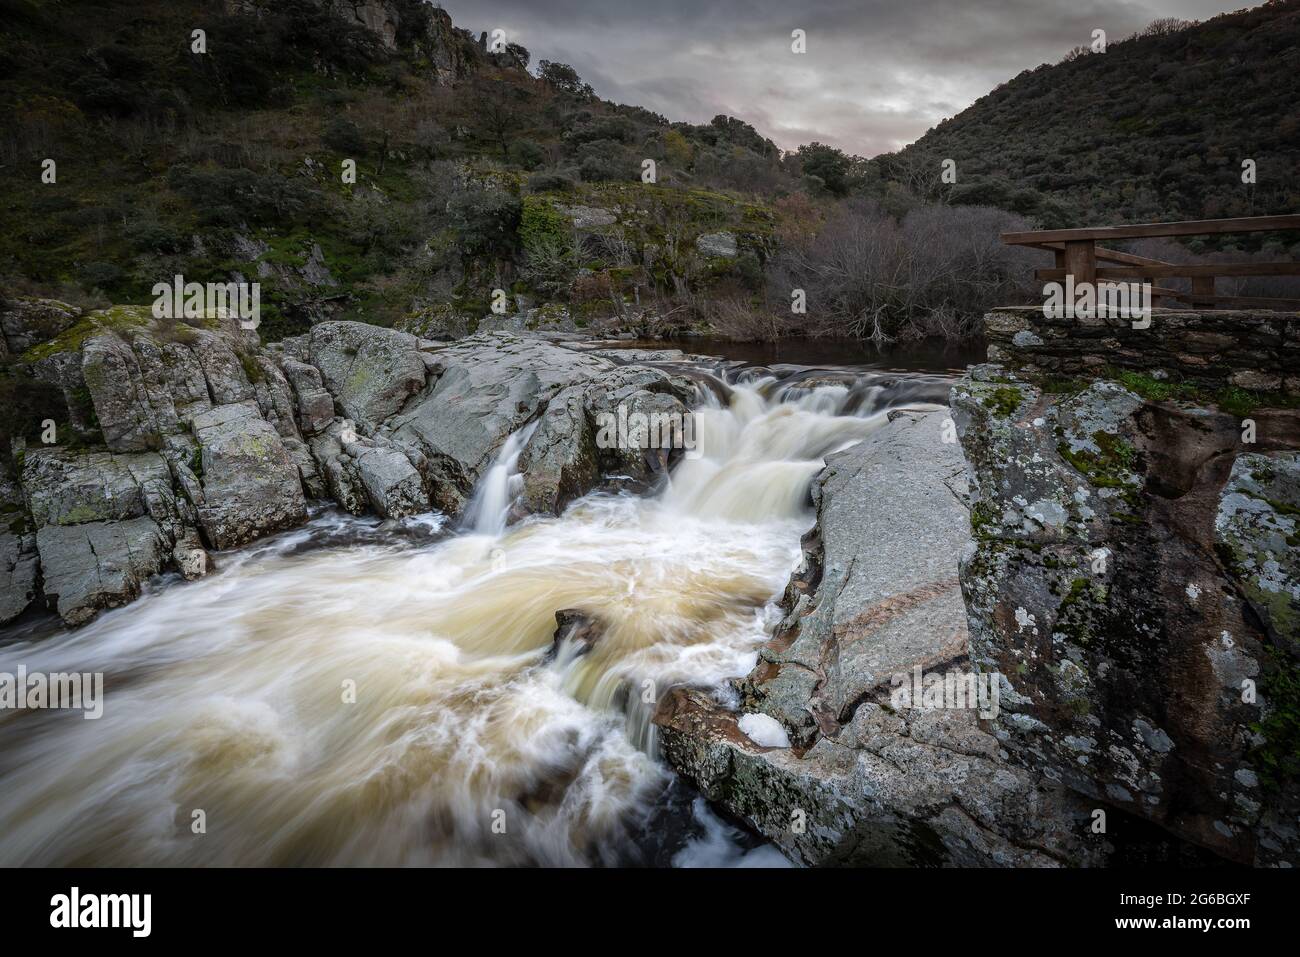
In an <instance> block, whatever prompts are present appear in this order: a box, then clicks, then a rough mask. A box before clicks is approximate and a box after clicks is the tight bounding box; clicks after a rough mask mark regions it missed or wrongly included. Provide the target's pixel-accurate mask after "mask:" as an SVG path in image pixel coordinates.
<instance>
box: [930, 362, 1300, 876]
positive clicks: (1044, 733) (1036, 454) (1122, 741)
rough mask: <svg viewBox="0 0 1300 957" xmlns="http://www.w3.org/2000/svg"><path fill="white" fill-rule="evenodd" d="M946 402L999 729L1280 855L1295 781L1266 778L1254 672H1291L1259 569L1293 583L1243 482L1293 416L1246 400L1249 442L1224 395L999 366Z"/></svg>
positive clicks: (1277, 535) (1110, 787)
mask: <svg viewBox="0 0 1300 957" xmlns="http://www.w3.org/2000/svg"><path fill="white" fill-rule="evenodd" d="M952 409H953V418H954V420H955V422H956V424H957V427H958V431H959V433H960V436H961V441H962V446H963V448H964V450H965V453H966V457H967V459H968V461H969V462H970V464H971V469H972V475H973V482H972V503H971V524H972V528H973V532H974V541H973V544H972V546H971V547H970V548H969V549H968V550H967V552H966V554H965V555H964V557H963V561H962V568H961V579H962V587H963V591H964V594H965V597H966V603H967V608H968V612H969V621H970V629H971V633H970V648H971V658H972V660H973V661H974V663H975V664H976V666H977V668H978V669H979V670H980V671H981V672H982V673H985V674H991V675H992V674H995V675H998V676H999V677H1000V682H1001V710H1000V713H999V715H998V719H997V722H996V725H995V727H994V733H995V734H996V736H997V738H998V740H999V742H1000V743H1001V745H1002V747H1003V748H1005V749H1006V751H1007V752H1009V754H1010V755H1011V757H1012V760H1013V761H1014V762H1015V763H1017V764H1018V765H1019V766H1021V767H1024V768H1031V769H1041V770H1042V771H1044V772H1045V773H1046V774H1047V775H1048V776H1049V777H1051V778H1052V779H1054V780H1058V781H1060V782H1062V783H1064V784H1065V785H1067V786H1068V787H1069V788H1071V789H1072V790H1074V791H1077V792H1079V793H1080V794H1083V795H1087V796H1088V797H1089V798H1091V799H1094V800H1096V801H1099V802H1103V803H1105V804H1107V805H1111V806H1114V807H1118V808H1122V809H1123V810H1125V811H1127V812H1130V813H1132V814H1135V815H1137V816H1139V817H1142V818H1146V819H1148V820H1150V821H1152V822H1155V823H1157V824H1158V825H1160V826H1161V827H1163V828H1165V829H1166V830H1168V831H1169V832H1171V833H1173V834H1174V835H1177V836H1178V837H1181V838H1183V839H1185V840H1188V841H1191V842H1193V843H1195V844H1197V845H1200V846H1201V847H1204V848H1207V849H1209V850H1211V851H1212V852H1213V853H1215V854H1217V855H1219V856H1222V857H1226V858H1229V859H1231V860H1237V861H1241V862H1243V863H1261V864H1264V863H1277V862H1281V861H1283V860H1291V861H1294V859H1295V856H1296V853H1297V849H1298V845H1297V842H1296V841H1297V834H1296V830H1295V817H1296V809H1295V800H1294V797H1287V796H1284V795H1283V794H1282V793H1281V792H1276V791H1275V792H1273V793H1272V795H1266V794H1265V793H1264V792H1263V789H1262V788H1261V787H1260V785H1259V782H1260V780H1261V779H1262V777H1263V776H1264V765H1266V764H1267V763H1268V761H1269V760H1270V759H1269V758H1268V757H1267V756H1268V755H1269V754H1270V753H1271V749H1272V748H1275V747H1276V746H1277V745H1278V743H1279V742H1277V741H1274V743H1273V744H1272V745H1270V744H1269V742H1268V740H1267V737H1268V731H1267V728H1268V727H1269V715H1270V713H1271V712H1270V708H1273V707H1276V706H1277V704H1278V703H1277V702H1272V703H1270V702H1269V701H1268V697H1269V696H1268V695H1267V694H1266V693H1265V694H1262V695H1260V696H1258V697H1256V696H1255V695H1253V694H1251V693H1250V691H1249V689H1250V687H1251V686H1252V685H1259V686H1265V685H1271V686H1274V687H1286V686H1288V681H1294V677H1292V678H1290V679H1286V678H1279V676H1284V675H1287V674H1290V675H1292V676H1294V675H1295V664H1294V651H1293V650H1292V651H1286V650H1285V647H1284V645H1285V643H1284V642H1282V641H1281V636H1280V635H1279V634H1278V633H1277V632H1276V631H1275V630H1273V631H1270V627H1269V625H1268V618H1267V617H1266V616H1267V610H1266V609H1264V606H1265V605H1266V604H1267V601H1266V600H1265V599H1267V598H1270V597H1272V596H1273V594H1274V593H1272V592H1269V591H1267V590H1266V589H1265V590H1264V591H1260V590H1259V587H1256V586H1262V583H1263V582H1264V581H1265V580H1266V579H1267V580H1268V581H1269V582H1270V583H1271V584H1274V585H1277V586H1278V587H1279V588H1280V589H1281V588H1284V587H1285V586H1283V585H1282V582H1283V580H1284V579H1285V578H1286V575H1287V573H1286V572H1284V571H1282V564H1283V563H1282V562H1281V561H1279V560H1278V559H1277V557H1276V556H1277V555H1278V553H1279V552H1280V551H1282V547H1281V543H1282V542H1283V541H1284V540H1285V535H1286V534H1287V532H1286V529H1287V525H1286V523H1284V522H1282V521H1278V520H1277V516H1278V515H1279V513H1278V511H1277V510H1276V509H1274V508H1273V507H1272V506H1267V505H1261V504H1259V499H1258V498H1255V496H1256V495H1263V496H1264V498H1265V499H1267V497H1268V493H1267V492H1266V491H1265V488H1266V487H1267V489H1269V490H1272V491H1276V492H1279V493H1281V492H1282V490H1283V489H1284V488H1287V487H1289V482H1288V480H1287V479H1286V478H1279V476H1285V475H1287V474H1288V473H1289V470H1290V468H1291V466H1290V465H1289V463H1290V461H1291V459H1290V458H1289V457H1288V456H1286V455H1283V456H1281V457H1280V458H1279V457H1278V456H1276V455H1275V454H1274V453H1275V452H1277V451H1281V450H1283V449H1286V448H1288V447H1289V448H1295V447H1296V446H1297V445H1300V417H1297V416H1295V414H1294V413H1293V412H1289V411H1276V412H1269V411H1266V410H1260V411H1259V412H1258V413H1256V416H1257V418H1258V419H1259V422H1258V428H1259V433H1260V442H1259V446H1258V447H1257V448H1258V453H1257V454H1249V455H1242V454H1241V453H1242V452H1243V450H1244V449H1245V447H1244V446H1243V445H1242V443H1241V423H1240V421H1239V419H1238V418H1237V417H1235V416H1231V415H1228V414H1226V413H1223V412H1219V411H1217V410H1214V409H1208V408H1206V409H1203V408H1184V407H1180V406H1177V405H1174V404H1171V403H1151V402H1146V401H1143V400H1142V399H1140V398H1139V397H1137V396H1136V395H1134V394H1132V393H1130V392H1127V391H1126V390H1124V389H1123V388H1122V387H1120V386H1119V385H1117V384H1115V383H1111V382H1105V381H1100V382H1095V383H1093V384H1092V385H1091V386H1089V387H1088V388H1086V389H1084V390H1082V391H1080V392H1076V393H1072V394H1064V395H1052V394H1046V393H1044V392H1043V391H1042V390H1041V388H1039V387H1038V386H1037V385H1035V384H1033V383H1032V382H1029V381H1025V380H1022V379H1019V378H1017V377H1016V376H1014V375H1012V374H1011V373H1009V372H1008V371H1007V370H1005V369H1003V368H1001V367H998V366H980V367H976V368H975V369H974V370H973V371H972V372H971V373H970V374H969V375H968V376H967V377H966V378H965V379H963V380H962V381H961V382H960V383H959V384H958V385H957V386H956V387H955V388H954V389H953V393H952ZM1261 459H1267V460H1268V463H1272V462H1274V461H1275V460H1276V462H1277V468H1276V470H1275V471H1272V472H1269V473H1268V474H1270V475H1272V476H1273V477H1272V478H1266V477H1265V472H1266V471H1268V470H1267V469H1265V468H1264V466H1265V464H1266V463H1264V462H1263V461H1261ZM1234 460H1235V461H1236V462H1237V463H1238V464H1237V465H1236V466H1234V465H1233V463H1234ZM1230 475H1231V476H1235V478H1232V479H1231V480H1230ZM1225 483H1226V484H1227V490H1226V491H1225ZM1252 489H1253V490H1254V492H1253V493H1252V492H1251V490H1252ZM1282 511H1283V512H1284V511H1285V509H1283V510H1282ZM1267 513H1271V516H1270V514H1267ZM1216 529H1217V532H1216ZM1216 536H1217V540H1216ZM1216 546H1219V547H1218V548H1216ZM1224 547H1226V548H1227V549H1228V550H1229V551H1232V550H1234V549H1235V550H1236V553H1237V555H1238V558H1237V559H1236V560H1235V562H1236V565H1235V566H1233V567H1225V565H1224V564H1223V562H1222V561H1221V560H1220V559H1219V558H1218V557H1217V555H1216V553H1218V552H1222V550H1223V548H1224ZM1234 568H1235V569H1236V570H1234ZM1275 570H1276V577H1273V575H1274V572H1275ZM1252 582H1253V583H1255V584H1254V585H1252ZM1252 594H1254V596H1255V597H1252ZM1256 602H1262V604H1260V606H1259V607H1260V609H1263V610H1264V612H1265V613H1264V614H1263V615H1261V614H1260V611H1259V610H1257V609H1255V608H1253V607H1252V605H1253V604H1254V603H1256ZM1284 616H1285V610H1284ZM1289 640H1290V641H1293V640H1294V639H1293V638H1292V639H1289ZM1292 648H1294V646H1293V645H1292ZM1290 686H1293V685H1290ZM1258 728H1264V729H1266V730H1265V732H1264V733H1263V734H1261V733H1260V732H1259V731H1257V730H1256V729H1258ZM1288 746H1289V745H1288ZM1291 794H1292V795H1293V794H1294V790H1292V792H1291Z"/></svg>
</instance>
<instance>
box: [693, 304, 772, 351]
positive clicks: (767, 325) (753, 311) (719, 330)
mask: <svg viewBox="0 0 1300 957" xmlns="http://www.w3.org/2000/svg"><path fill="white" fill-rule="evenodd" d="M709 320H710V325H711V326H712V328H713V331H714V332H715V333H716V334H717V335H719V336H722V337H723V338H727V339H739V340H743V341H758V342H775V341H776V340H777V339H780V338H781V337H782V336H783V335H784V334H785V333H786V331H787V327H788V325H789V322H788V320H786V319H785V318H783V317H782V315H781V314H780V313H779V312H777V311H776V310H775V309H770V308H768V307H766V306H757V307H756V306H753V305H751V304H750V303H747V302H745V301H743V300H740V299H722V300H719V301H717V302H715V303H712V305H711V306H710V308H709Z"/></svg>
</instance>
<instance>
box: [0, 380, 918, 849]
mask: <svg viewBox="0 0 1300 957" xmlns="http://www.w3.org/2000/svg"><path fill="white" fill-rule="evenodd" d="M889 404H890V403H889V402H888V401H881V400H880V399H879V398H875V399H873V401H872V402H869V403H865V404H864V403H862V402H861V395H858V396H857V398H856V399H851V395H850V391H849V390H848V389H847V388H845V387H843V386H838V385H831V386H823V387H820V388H812V389H804V390H796V389H789V388H783V387H782V386H781V385H780V384H779V383H777V382H776V381H775V380H773V379H758V380H756V381H754V382H750V383H747V384H739V385H734V386H733V390H732V392H731V395H730V400H729V402H728V403H727V405H726V407H722V404H721V402H719V401H718V400H716V399H715V400H712V402H711V404H710V405H706V407H705V408H702V409H701V410H699V412H698V413H697V436H698V441H699V448H700V450H701V452H702V454H701V455H700V456H699V457H697V458H688V459H685V460H683V461H682V462H680V463H679V464H678V466H677V467H676V468H675V470H674V471H673V473H672V476H671V478H670V480H669V482H668V483H667V486H666V487H665V488H663V489H662V490H661V491H660V492H659V493H658V494H656V495H653V496H651V497H645V498H637V497H632V496H628V495H607V494H594V495H590V496H588V497H587V498H585V499H583V500H581V501H579V502H577V503H575V504H574V505H573V506H572V507H571V508H570V509H569V510H568V511H567V512H566V513H565V514H564V515H563V516H561V517H559V518H533V519H529V520H527V521H525V522H523V523H521V524H518V525H515V526H512V527H509V528H507V527H506V525H505V522H506V515H507V513H508V511H509V508H510V505H511V502H512V500H513V498H514V496H515V495H516V494H517V492H518V476H517V475H516V474H515V471H516V469H517V458H518V453H519V450H520V449H521V448H522V444H523V441H524V438H523V437H522V436H521V437H517V438H516V439H515V440H512V441H510V442H507V443H506V445H505V446H504V447H503V449H502V451H501V453H500V455H499V456H498V459H497V462H496V464H495V465H494V466H493V468H492V469H491V470H489V472H488V473H486V474H485V476H484V479H483V481H482V482H481V483H480V488H479V490H478V492H477V494H476V496H475V499H474V502H473V505H472V512H471V514H470V515H469V516H468V521H467V522H466V523H465V525H466V527H467V528H468V529H469V530H468V531H465V532H452V531H450V530H449V527H445V526H444V524H443V522H442V519H441V517H440V516H426V517H422V518H421V519H417V520H409V521H408V522H406V523H403V524H402V525H401V526H393V525H392V524H391V523H390V524H387V525H383V526H381V525H380V524H379V522H378V521H377V520H375V519H354V518H351V517H347V516H342V515H340V514H337V513H329V514H326V515H323V516H320V517H318V518H316V519H315V520H314V521H313V522H312V523H311V524H309V526H307V527H306V528H304V529H300V530H298V531H296V532H292V533H287V534H285V535H282V536H279V537H277V538H275V539H271V540H268V541H265V542H262V543H259V544H258V545H256V546H253V547H250V548H248V549H245V550H242V551H240V552H236V553H228V554H225V555H222V556H219V561H218V570H217V571H216V573H214V574H213V575H211V576H210V577H208V578H206V579H204V580H202V581H199V582H194V583H187V584H185V583H179V582H171V583H163V584H161V585H159V586H156V587H154V588H152V589H151V590H150V592H149V593H148V594H146V596H145V597H143V598H141V599H140V600H139V601H137V602H135V603H134V604H132V605H130V606H128V607H126V608H122V609H118V610H116V611H113V612H110V613H108V614H105V615H103V616H101V617H100V618H99V619H98V620H97V621H95V622H94V623H93V624H91V625H89V626H88V627H86V628H83V629H81V630H79V631H75V632H61V633H59V634H57V635H55V636H53V637H50V638H46V639H45V640H42V641H39V642H27V643H20V644H9V645H7V646H4V647H0V671H8V672H14V671H15V670H16V668H17V666H18V665H20V664H22V665H25V666H26V668H27V669H28V671H29V672H34V671H43V672H54V671H79V672H96V671H100V672H103V673H104V675H105V706H104V716H103V717H102V718H101V719H100V720H98V721H85V720H83V718H82V717H81V715H80V713H78V712H49V711H46V712H0V774H2V775H3V780H4V787H3V790H0V864H4V865H18V864H42V865H144V864H153V865H205V864H207V865H211V864H230V865H299V864H310V865H325V864H374V865H379V864H384V865H394V864H404V865H405V864H439V865H446V864H497V865H501V864H546V865H564V864H601V863H607V864H608V863H619V862H623V861H628V860H636V859H637V858H636V851H635V848H636V845H637V841H638V836H637V830H638V828H644V826H645V822H646V821H647V820H648V819H650V818H651V817H652V816H653V815H654V814H655V813H656V810H657V809H661V807H662V805H661V802H662V801H663V796H664V794H665V789H666V788H667V787H668V785H669V781H670V772H669V771H667V770H666V769H665V767H664V766H663V765H662V764H661V763H660V762H659V761H658V760H657V758H656V742H655V735H654V728H653V725H652V723H651V720H650V719H651V716H652V714H653V710H654V701H655V700H656V699H657V698H659V697H660V696H662V694H663V693H664V692H665V691H666V690H668V689H669V688H671V687H672V686H674V685H679V684H695V685H716V684H719V683H721V682H722V681H723V680H724V679H725V678H726V677H728V676H733V675H741V674H744V673H745V672H747V671H748V670H749V669H750V668H751V667H752V666H753V664H754V662H755V660H756V655H755V648H756V646H757V645H758V644H759V643H760V642H761V641H762V640H763V638H764V636H765V634H766V633H767V630H768V629H770V628H771V626H772V624H773V623H774V621H775V619H776V618H777V617H778V615H777V612H776V609H775V606H774V604H773V602H774V600H775V599H776V598H778V597H779V595H780V593H781V591H782V590H783V588H784V586H785V583H786V581H787V579H788V577H789V574H790V571H791V569H792V567H793V566H794V564H795V563H796V562H797V560H798V557H799V540H800V537H801V535H802V533H803V532H804V531H806V530H807V529H808V527H809V526H810V524H811V522H812V513H811V510H810V508H809V506H808V486H809V482H810V480H811V479H812V478H813V476H815V475H816V473H817V472H818V470H819V469H820V468H821V466H822V460H823V458H824V456H825V455H827V454H829V453H830V452H831V451H833V450H835V449H838V448H842V447H844V446H846V445H849V444H851V443H853V442H855V441H858V440H860V439H862V438H863V437H865V436H866V435H868V434H869V433H870V432H872V431H874V430H875V429H877V428H879V427H880V426H881V425H882V424H883V423H884V422H885V415H884V411H883V409H884V408H886V407H887V406H888V405H889ZM894 404H900V403H894ZM907 404H909V405H911V406H912V407H916V406H917V404H918V403H916V402H910V403H907ZM846 407H853V411H854V413H855V414H852V415H842V414H838V413H839V412H840V411H841V410H842V409H844V408H846ZM561 609H577V610H579V611H581V612H582V613H583V614H585V615H587V616H589V617H591V618H593V619H595V620H596V621H597V622H598V623H599V625H600V628H601V629H602V631H601V634H600V637H599V638H598V639H597V640H596V641H595V642H594V645H593V646H592V647H590V649H589V650H588V649H587V647H586V646H580V645H577V644H573V643H565V644H563V645H562V646H561V647H558V648H557V647H555V641H554V634H555V630H556V618H555V615H556V612H557V611H559V610H561ZM690 817H691V818H692V819H693V821H692V822H688V824H690V826H689V827H688V828H687V830H688V832H689V834H691V835H693V836H689V837H688V838H686V839H684V842H683V844H682V846H681V847H680V848H678V849H677V850H676V851H675V852H674V854H673V856H672V860H673V862H674V863H677V864H679V865H685V866H689V865H691V864H699V863H703V864H717V863H730V864H737V865H758V864H771V863H780V860H781V859H780V856H779V854H777V853H776V852H775V851H774V850H772V849H771V848H759V849H757V850H748V849H747V847H745V846H741V843H738V840H739V838H738V832H737V831H736V830H735V829H734V828H732V827H731V826H730V825H726V824H724V823H723V822H721V821H720V820H718V819H717V818H716V817H714V816H713V815H712V814H711V813H710V812H709V811H708V809H707V807H706V806H704V805H703V802H700V803H699V805H697V806H694V807H692V808H691V810H690ZM196 822H201V823H202V824H203V827H204V830H203V831H202V832H201V833H196V829H197V823H196ZM753 843H754V842H753V841H752V840H751V841H750V842H749V844H750V845H752V844H753Z"/></svg>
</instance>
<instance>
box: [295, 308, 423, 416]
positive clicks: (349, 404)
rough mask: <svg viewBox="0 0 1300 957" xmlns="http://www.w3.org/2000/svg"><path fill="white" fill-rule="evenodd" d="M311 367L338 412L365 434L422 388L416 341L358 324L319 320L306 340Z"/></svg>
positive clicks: (401, 333) (395, 333)
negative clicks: (315, 370) (319, 322)
mask: <svg viewBox="0 0 1300 957" xmlns="http://www.w3.org/2000/svg"><path fill="white" fill-rule="evenodd" d="M308 348H309V353H308V354H309V356H310V359H311V363H312V365H314V366H315V367H316V368H317V369H319V370H320V373H321V376H322V377H323V379H324V384H325V387H326V388H327V389H328V390H329V391H330V393H331V394H332V395H333V396H334V397H335V398H336V399H337V401H338V404H339V406H340V407H341V408H342V409H343V414H344V415H346V416H347V417H348V418H350V419H352V420H353V422H354V423H356V426H357V428H358V429H360V430H361V431H363V432H365V433H367V434H369V433H370V432H372V431H374V430H375V429H376V428H377V427H378V426H379V425H380V424H381V423H382V422H384V421H386V420H387V419H389V418H390V417H391V416H393V415H395V414H396V413H397V412H398V411H400V410H401V408H402V406H403V405H405V404H406V401H407V399H409V398H410V397H411V396H412V395H414V394H415V393H416V392H419V391H420V389H422V388H423V387H424V379H425V374H426V369H425V363H424V360H423V359H422V358H421V356H420V350H419V340H418V339H416V338H415V336H413V335H410V334H409V333H405V332H397V331H395V330H393V329H384V328H381V327H379V326H371V325H367V324H365V323H361V322H324V323H321V324H320V325H318V326H314V327H313V328H312V330H311V335H310V338H309V345H308Z"/></svg>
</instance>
